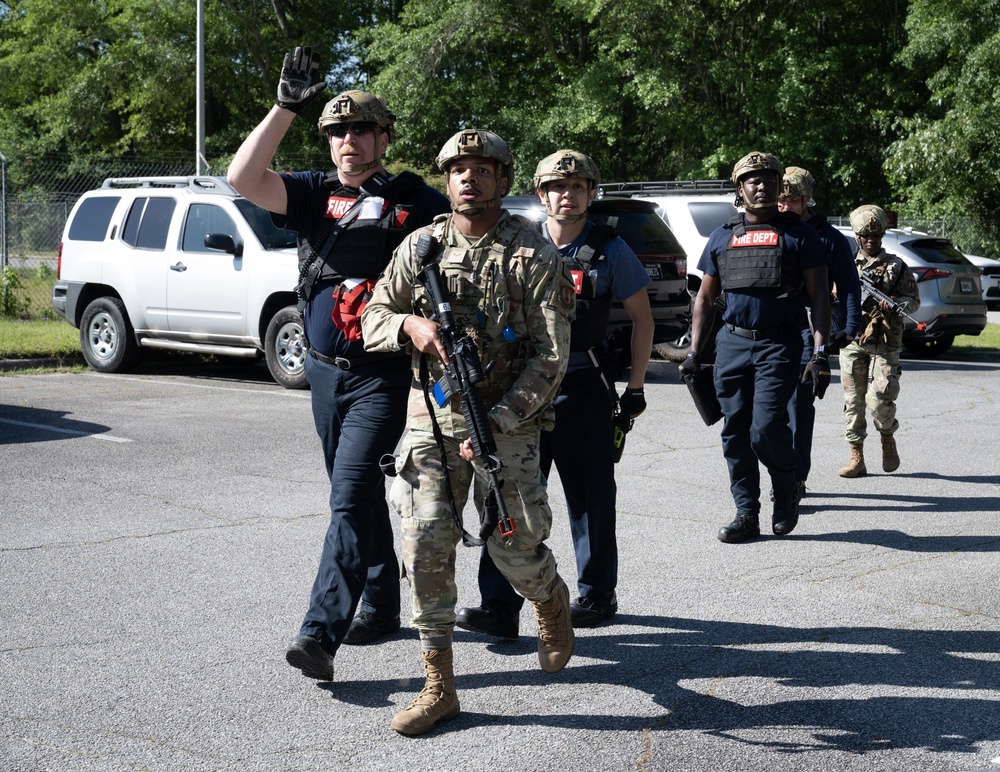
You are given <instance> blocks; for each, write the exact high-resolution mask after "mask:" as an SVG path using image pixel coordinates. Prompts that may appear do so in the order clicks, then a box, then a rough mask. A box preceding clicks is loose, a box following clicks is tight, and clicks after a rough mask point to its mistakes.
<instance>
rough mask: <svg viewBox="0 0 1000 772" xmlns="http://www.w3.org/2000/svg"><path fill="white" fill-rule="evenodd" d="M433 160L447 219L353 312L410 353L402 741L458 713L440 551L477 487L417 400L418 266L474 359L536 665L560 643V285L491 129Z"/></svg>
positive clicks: (470, 132) (469, 135) (438, 360)
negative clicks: (549, 453)
mask: <svg viewBox="0 0 1000 772" xmlns="http://www.w3.org/2000/svg"><path fill="white" fill-rule="evenodd" d="M437 164H438V166H439V167H440V168H441V170H442V171H443V172H444V174H445V180H446V184H447V189H448V197H449V198H450V199H451V208H452V214H450V215H443V216H440V217H437V218H436V219H435V220H434V223H433V225H431V226H429V227H426V228H422V229H420V230H419V231H417V232H416V233H414V234H413V235H412V236H411V237H410V238H408V239H407V240H406V241H404V242H403V243H402V244H401V245H400V247H399V248H398V249H397V250H396V252H395V254H394V255H393V259H392V262H391V263H390V264H389V267H388V268H387V269H386V270H385V272H384V273H383V274H382V276H381V278H380V279H379V280H378V283H377V284H376V285H375V291H374V294H373V296H372V300H371V302H370V303H369V304H368V306H367V308H365V311H364V314H363V315H362V318H361V326H362V329H363V330H364V335H365V341H366V342H367V344H366V345H367V347H368V350H369V351H371V352H385V353H390V352H398V351H406V352H408V353H410V354H411V355H412V370H413V386H412V387H411V390H410V407H409V420H408V428H409V431H408V432H407V434H406V437H405V438H404V440H403V443H402V447H401V449H400V452H399V455H398V456H397V458H396V463H395V472H396V477H395V479H394V480H393V483H392V487H391V489H390V492H389V497H390V501H391V503H392V506H393V507H394V508H395V510H396V512H397V513H398V514H399V515H400V523H401V531H402V554H403V565H404V566H405V568H406V576H407V578H408V579H409V582H410V598H411V602H412V606H413V626H414V627H415V628H416V629H417V632H418V633H419V634H420V648H421V658H422V660H423V664H424V670H425V672H426V674H427V681H426V683H425V685H424V688H423V690H422V691H421V692H420V694H419V695H418V696H417V698H416V699H415V700H414V701H413V702H412V703H411V704H410V705H409V706H407V707H406V708H404V709H403V710H401V711H399V712H398V713H397V714H396V715H395V716H394V717H393V719H392V722H391V723H390V724H389V726H390V727H391V728H392V729H394V730H396V731H397V732H400V733H401V734H406V735H416V734H422V733H424V732H428V731H430V730H431V729H433V728H434V726H436V725H437V724H438V723H439V722H441V721H446V720H448V719H450V718H453V717H454V716H457V715H458V712H459V701H458V695H457V693H456V691H455V676H454V667H453V662H454V658H453V651H452V635H453V632H454V628H455V605H456V602H457V600H458V593H457V589H456V585H455V559H456V558H455V551H456V545H457V543H458V541H459V539H460V538H464V537H463V526H462V525H461V513H462V511H463V509H464V507H465V504H466V502H467V500H468V497H469V494H470V486H471V487H472V495H473V499H474V501H475V505H476V508H477V510H478V511H479V512H480V515H481V516H482V514H483V511H484V503H485V495H484V494H485V493H486V490H487V488H488V483H489V477H488V473H487V470H486V468H485V466H484V463H483V459H479V458H477V457H476V452H475V450H474V449H473V444H472V442H471V441H470V439H469V436H470V429H469V424H468V423H467V417H466V415H465V413H464V412H463V410H462V408H461V406H460V404H459V402H460V401H459V400H458V399H457V398H455V397H452V399H451V400H450V401H448V402H446V403H445V404H443V405H442V404H441V402H440V401H435V400H432V399H430V398H429V395H430V393H431V392H432V391H433V387H434V385H435V383H439V382H440V379H441V377H442V375H443V364H442V363H443V360H444V358H445V353H446V352H445V349H444V347H443V344H442V340H441V335H440V324H439V322H438V321H436V319H435V318H434V317H435V316H436V309H438V308H441V306H440V305H438V306H432V305H431V303H430V301H429V299H428V291H427V288H426V286H425V285H424V284H423V283H422V281H421V279H420V278H418V277H419V276H420V275H421V274H422V271H424V270H425V268H426V267H428V266H430V265H435V266H436V268H437V270H438V271H439V272H440V274H441V279H442V284H443V285H444V291H445V292H446V294H447V295H448V298H447V300H444V302H445V303H447V304H448V309H447V310H448V311H450V314H451V316H453V317H454V324H455V326H456V327H458V328H460V329H461V330H462V331H463V333H464V336H467V338H468V339H471V340H472V341H474V344H473V345H474V346H475V348H476V353H477V354H478V360H479V362H481V363H483V364H486V363H488V366H487V367H485V368H484V376H485V377H484V379H483V380H482V381H481V382H479V383H478V384H477V386H476V387H474V388H477V389H478V392H479V394H480V396H481V399H482V405H483V408H484V409H485V411H486V413H487V416H488V418H487V419H486V420H485V421H484V422H483V423H488V424H489V426H490V428H491V431H492V435H493V439H494V440H495V444H496V453H495V454H494V456H495V458H496V459H499V461H500V462H502V469H501V471H500V476H501V477H502V482H503V486H502V488H501V495H502V497H503V502H504V505H505V506H506V509H507V512H508V513H509V514H510V517H511V519H512V520H513V521H514V524H515V529H514V531H513V533H512V534H509V535H507V536H505V535H504V534H502V533H500V531H499V530H497V529H492V530H491V531H490V535H489V537H488V539H487V548H488V550H489V554H490V557H491V558H492V559H493V562H494V563H495V564H496V566H497V567H498V568H499V569H500V571H501V573H503V575H504V576H505V577H506V578H507V580H508V581H509V582H510V583H511V584H512V585H513V587H514V589H515V590H517V592H518V593H519V594H520V595H521V596H523V597H524V598H526V599H527V600H529V601H531V603H532V605H533V606H534V609H535V616H536V617H537V620H538V661H539V665H540V666H541V668H542V670H543V671H545V672H546V673H556V672H558V671H560V670H561V669H562V668H563V667H565V665H566V663H567V662H568V661H569V658H570V656H571V655H572V653H573V646H574V641H575V638H574V635H573V628H572V626H571V625H570V618H569V590H568V588H567V587H566V583H565V582H564V581H563V580H562V578H561V577H560V576H559V574H558V572H557V571H556V561H555V557H554V556H553V554H552V551H551V550H550V549H549V548H548V546H547V545H546V544H545V540H546V539H547V538H548V534H549V530H550V528H551V526H552V510H551V509H550V508H549V504H548V499H547V496H546V493H545V484H544V481H543V480H542V478H541V474H540V472H539V454H538V446H539V435H540V434H541V431H542V429H544V428H549V427H551V426H552V416H553V409H552V401H553V399H554V398H555V396H556V394H557V393H558V391H559V384H560V382H561V380H562V377H563V373H564V372H565V370H566V363H567V360H568V359H569V339H570V321H571V319H572V318H573V311H574V307H575V299H574V298H575V296H574V292H573V280H572V278H571V277H570V275H569V272H568V271H567V270H566V269H565V268H564V266H563V264H562V260H561V259H560V258H559V254H558V253H557V252H556V251H555V249H554V248H553V247H552V245H551V244H549V243H548V242H546V241H545V240H544V239H543V238H542V236H541V235H540V234H539V233H538V231H536V230H535V229H534V228H533V227H532V226H531V224H530V223H528V222H527V221H526V220H522V219H521V218H519V217H514V216H512V215H510V214H509V213H508V212H507V211H505V210H504V209H503V208H502V198H503V196H505V195H506V194H507V192H508V190H510V185H511V182H512V180H513V166H514V158H513V155H512V154H511V152H510V149H509V148H508V147H507V143H505V142H504V141H503V140H502V139H501V138H500V137H498V136H497V135H496V134H494V133H493V132H491V131H485V130H483V129H466V130H464V131H460V132H458V133H457V134H455V135H454V136H453V137H452V138H451V139H449V140H448V141H447V142H446V143H445V144H444V147H442V148H441V152H440V153H439V154H438V157H437ZM423 275H424V276H425V277H426V274H423ZM438 318H440V317H438ZM449 329H451V323H450V322H449ZM464 336H463V337H464ZM473 417H474V418H475V416H473ZM491 462H492V457H491ZM466 543H472V542H470V541H469V540H466Z"/></svg>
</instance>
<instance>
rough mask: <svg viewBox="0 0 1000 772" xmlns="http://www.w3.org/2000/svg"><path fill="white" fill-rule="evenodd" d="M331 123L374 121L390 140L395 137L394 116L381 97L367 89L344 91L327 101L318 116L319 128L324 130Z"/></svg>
mask: <svg viewBox="0 0 1000 772" xmlns="http://www.w3.org/2000/svg"><path fill="white" fill-rule="evenodd" d="M333 123H374V124H375V125H376V126H377V127H378V128H379V129H381V130H382V131H384V132H385V133H386V134H388V135H389V141H390V142H392V141H393V140H394V139H395V138H396V116H395V115H393V114H392V113H391V112H390V111H389V108H388V107H386V106H385V102H383V101H382V99H381V97H377V96H375V94H370V93H368V92H367V91H357V90H354V91H345V92H343V93H342V94H339V95H337V96H336V97H334V98H333V99H331V100H330V101H329V102H327V103H326V106H325V107H324V108H323V114H322V115H320V117H319V123H318V126H319V130H320V131H321V132H325V129H326V127H327V126H329V125H331V124H333Z"/></svg>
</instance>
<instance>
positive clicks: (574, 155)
mask: <svg viewBox="0 0 1000 772" xmlns="http://www.w3.org/2000/svg"><path fill="white" fill-rule="evenodd" d="M573 178H579V179H584V180H590V182H591V183H592V186H593V187H595V188H596V187H597V186H598V185H599V184H600V182H601V172H600V170H599V169H598V168H597V164H595V163H594V159H593V158H591V157H590V156H589V155H584V154H583V153H579V152H577V151H576V150H557V151H556V152H554V153H553V154H552V155H547V156H545V158H543V159H542V160H541V161H539V162H538V166H536V167H535V176H534V177H532V178H531V182H532V184H533V185H534V186H535V190H538V189H539V188H541V187H542V186H543V185H544V184H545V183H546V182H552V181H553V180H568V179H573Z"/></svg>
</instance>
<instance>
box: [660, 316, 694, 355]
mask: <svg viewBox="0 0 1000 772" xmlns="http://www.w3.org/2000/svg"><path fill="white" fill-rule="evenodd" d="M653 351H655V352H656V353H657V354H659V355H660V356H661V357H663V358H664V359H666V360H667V361H668V362H683V361H684V360H685V359H687V355H688V354H689V353H691V326H690V325H688V326H687V328H685V329H684V331H683V332H682V333H681V334H680V335H678V336H677V337H676V338H674V339H672V340H666V341H663V342H662V343H657V344H656V345H655V346H653Z"/></svg>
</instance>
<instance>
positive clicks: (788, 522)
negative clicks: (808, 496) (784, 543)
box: [771, 484, 800, 536]
mask: <svg viewBox="0 0 1000 772" xmlns="http://www.w3.org/2000/svg"><path fill="white" fill-rule="evenodd" d="M799 498H800V494H799V486H798V484H796V486H795V489H794V490H793V491H792V492H791V493H785V494H780V495H775V497H774V514H772V515H771V529H772V530H773V531H774V535H775V536H785V535H786V534H790V533H791V532H792V530H793V529H794V528H795V526H796V525H797V524H798V522H799Z"/></svg>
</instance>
